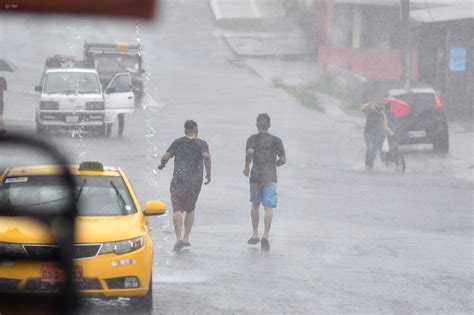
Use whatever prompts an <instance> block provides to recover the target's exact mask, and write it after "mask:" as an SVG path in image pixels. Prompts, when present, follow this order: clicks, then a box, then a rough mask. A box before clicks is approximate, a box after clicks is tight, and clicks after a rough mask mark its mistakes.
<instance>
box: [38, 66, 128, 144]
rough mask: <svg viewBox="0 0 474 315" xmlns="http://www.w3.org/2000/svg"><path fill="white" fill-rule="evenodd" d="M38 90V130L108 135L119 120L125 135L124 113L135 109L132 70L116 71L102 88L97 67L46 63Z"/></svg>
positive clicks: (41, 131) (120, 133)
mask: <svg viewBox="0 0 474 315" xmlns="http://www.w3.org/2000/svg"><path fill="white" fill-rule="evenodd" d="M35 90H36V91H37V92H40V93H41V96H40V101H39V105H38V108H37V112H36V129H37V132H38V133H45V132H46V131H49V130H58V129H73V130H80V131H95V132H99V133H101V134H103V135H105V136H109V135H110V134H111V131H112V125H113V124H114V123H115V122H116V123H117V124H118V134H119V135H122V133H123V130H124V123H125V114H127V113H133V111H134V103H135V101H134V95H133V91H132V85H131V79H130V74H129V73H118V74H116V75H115V77H114V78H113V79H112V81H110V83H109V85H108V86H107V88H106V89H105V90H104V91H103V89H102V86H101V85H100V81H99V75H98V74H97V71H96V70H95V68H87V67H76V66H73V67H71V66H68V67H62V66H59V67H45V71H44V73H43V76H42V78H41V83H40V85H39V86H36V87H35Z"/></svg>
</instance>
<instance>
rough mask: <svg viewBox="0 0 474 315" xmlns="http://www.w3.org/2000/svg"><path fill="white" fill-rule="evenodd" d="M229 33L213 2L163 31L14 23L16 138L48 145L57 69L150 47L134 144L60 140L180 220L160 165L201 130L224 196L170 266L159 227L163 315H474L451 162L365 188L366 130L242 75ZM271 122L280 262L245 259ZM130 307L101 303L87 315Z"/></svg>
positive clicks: (10, 33) (7, 50)
mask: <svg viewBox="0 0 474 315" xmlns="http://www.w3.org/2000/svg"><path fill="white" fill-rule="evenodd" d="M218 32H219V31H218V30H217V29H216V28H215V27H214V25H213V21H212V17H211V14H210V11H209V7H208V4H207V1H205V0H200V1H184V0H180V1H178V0H174V1H168V2H165V3H164V5H163V8H162V15H161V16H160V22H159V23H158V22H156V23H149V24H146V23H139V24H138V25H136V23H135V22H123V21H117V20H116V21H113V20H112V21H110V20H107V21H104V20H101V19H86V20H79V19H76V18H69V19H63V18H58V17H49V18H47V17H42V18H35V19H31V18H29V17H27V16H20V17H17V18H16V19H13V18H11V17H8V16H7V17H5V18H3V17H2V20H0V40H1V44H0V55H3V56H5V57H7V58H9V59H10V60H12V61H13V62H14V63H15V64H17V66H18V68H19V69H18V71H17V72H16V73H14V74H8V77H7V78H8V79H9V84H10V85H9V87H10V92H9V93H8V95H7V96H6V104H7V108H6V119H7V126H9V127H11V128H16V129H20V130H23V131H33V130H34V108H35V106H36V103H37V101H38V100H37V96H36V95H35V94H34V93H33V92H32V90H33V86H34V85H35V84H36V83H37V82H38V81H39V78H40V75H41V69H42V66H43V63H44V59H45V58H46V57H47V56H49V55H53V54H55V53H63V54H73V55H77V56H81V53H82V43H83V41H84V40H89V41H111V40H113V41H115V40H134V39H135V38H137V37H138V38H140V40H141V42H142V43H143V45H144V46H145V52H144V59H145V62H146V68H147V70H148V73H149V79H148V82H147V88H148V95H147V97H146V98H145V100H144V108H143V109H138V110H137V111H136V112H135V113H134V114H133V115H132V116H128V117H127V118H126V127H125V128H126V130H125V135H124V136H123V138H118V137H115V136H114V137H112V138H111V139H105V138H94V137H75V138H72V137H70V136H68V135H66V136H52V137H51V139H52V141H54V142H56V143H58V144H59V145H61V147H62V150H63V152H64V153H66V154H67V155H68V156H69V157H70V159H71V160H72V161H73V162H79V161H82V160H99V161H102V162H104V164H107V165H116V166H120V167H122V168H123V169H124V170H125V172H126V173H127V174H128V176H129V177H130V179H131V181H132V183H133V185H134V189H135V191H136V193H137V195H138V197H139V199H140V200H141V202H142V203H144V202H145V201H146V200H152V199H157V198H158V199H162V200H164V201H165V202H167V203H168V204H169V192H168V185H169V182H170V179H171V175H172V164H169V166H168V167H167V168H166V169H165V170H163V171H157V170H156V165H157V164H158V163H159V157H160V156H161V154H162V153H163V152H164V151H165V150H166V149H167V147H168V145H169V144H170V143H171V141H172V140H173V139H175V138H177V137H180V136H181V135H182V129H183V128H182V126H183V123H184V121H185V120H186V119H195V120H196V121H197V122H198V123H199V125H200V136H201V137H202V138H203V139H205V140H207V141H208V143H209V145H210V149H211V154H212V158H213V178H212V183H211V185H209V186H206V187H204V188H203V190H202V193H201V196H200V199H199V202H198V208H197V211H196V222H195V227H194V229H193V233H192V235H191V242H192V244H193V245H192V247H191V249H190V250H186V251H184V252H182V253H180V254H176V253H174V252H172V251H171V249H172V247H173V244H174V232H173V227H172V224H171V215H170V213H169V214H168V215H166V216H164V217H159V218H151V219H150V220H151V222H152V223H151V224H152V226H153V240H154V249H155V254H154V270H153V281H154V283H153V289H154V309H155V310H154V313H157V314H159V313H471V312H472V311H473V309H474V305H473V300H472V286H473V269H472V262H473V259H472V258H473V257H472V252H473V247H472V236H473V205H474V202H473V185H472V182H469V181H464V180H462V179H458V178H457V177H455V176H454V171H453V169H452V168H451V167H450V165H451V164H450V157H449V156H448V157H444V156H437V155H434V154H432V153H429V152H428V151H426V150H423V149H421V150H420V149H408V150H407V151H406V154H407V160H408V172H407V173H406V174H404V175H402V174H397V173H395V172H393V171H392V170H386V169H385V168H384V167H382V166H381V165H380V164H379V165H377V166H376V169H375V171H374V172H372V173H366V172H365V171H363V163H362V159H363V154H364V145H363V139H362V136H361V133H362V129H361V128H360V126H359V125H358V124H357V123H354V121H353V120H352V119H350V118H345V117H332V116H328V115H324V114H320V113H317V112H314V111H311V110H309V109H306V108H304V107H301V106H300V105H298V104H297V103H296V102H295V100H294V99H292V98H291V97H289V96H287V95H286V94H284V92H282V91H281V90H278V89H275V88H273V87H272V86H270V85H268V84H267V83H265V82H264V81H263V80H261V79H260V78H258V77H257V76H255V75H254V73H252V72H251V71H250V70H249V69H247V68H245V67H238V66H236V65H235V63H231V62H229V60H232V59H234V57H233V56H232V55H231V53H230V52H229V51H228V50H227V49H226V47H225V46H224V45H223V43H222V42H221V40H220V39H219V37H218V36H217V35H218ZM260 112H268V113H269V114H270V115H271V117H272V125H273V127H272V128H271V132H273V133H274V134H276V135H278V136H280V137H281V138H282V139H283V142H284V144H285V147H286V150H287V154H288V160H289V162H288V164H287V165H285V166H284V167H282V168H281V169H279V181H280V183H279V193H280V203H279V207H278V209H276V210H275V213H274V222H273V226H272V233H271V237H270V242H271V246H272V248H271V251H270V252H269V253H263V252H261V251H260V248H259V247H258V246H249V245H247V244H246V241H247V239H248V238H249V237H250V234H251V228H250V215H249V212H250V204H249V202H248V184H247V181H246V178H244V177H243V176H242V175H241V171H242V168H243V162H244V156H243V153H244V146H245V141H246V138H247V137H248V136H249V135H250V134H252V133H254V132H255V127H254V121H255V117H256V115H257V114H258V113H260ZM471 150H472V149H471ZM261 223H263V222H261ZM261 230H262V231H263V228H262V229H261ZM126 307H127V301H122V300H120V301H112V302H103V301H93V302H91V303H87V305H86V306H85V309H84V313H87V314H96V313H97V314H100V313H115V312H117V311H119V310H123V309H125V308H126Z"/></svg>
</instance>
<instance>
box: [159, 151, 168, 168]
mask: <svg viewBox="0 0 474 315" xmlns="http://www.w3.org/2000/svg"><path fill="white" fill-rule="evenodd" d="M170 159H171V153H169V152H165V154H164V155H163V156H162V157H161V164H160V165H159V166H158V169H159V170H162V169H164V168H165V166H166V163H168V161H169V160H170Z"/></svg>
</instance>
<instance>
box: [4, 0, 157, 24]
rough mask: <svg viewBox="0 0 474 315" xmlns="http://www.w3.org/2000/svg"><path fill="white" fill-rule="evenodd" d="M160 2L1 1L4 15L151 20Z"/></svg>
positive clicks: (138, 0)
mask: <svg viewBox="0 0 474 315" xmlns="http://www.w3.org/2000/svg"><path fill="white" fill-rule="evenodd" d="M158 2H159V1H158V0H100V1H97V0H0V5H1V6H0V12H2V13H13V12H18V13H22V12H23V13H24V12H33V13H64V14H88V15H108V16H122V17H135V18H145V19H151V18H153V16H154V14H155V11H156V10H155V5H156V6H157V5H158Z"/></svg>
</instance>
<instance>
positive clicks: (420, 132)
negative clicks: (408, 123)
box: [408, 130, 426, 138]
mask: <svg viewBox="0 0 474 315" xmlns="http://www.w3.org/2000/svg"><path fill="white" fill-rule="evenodd" d="M408 137H410V138H423V137H426V131H424V130H418V131H408Z"/></svg>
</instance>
